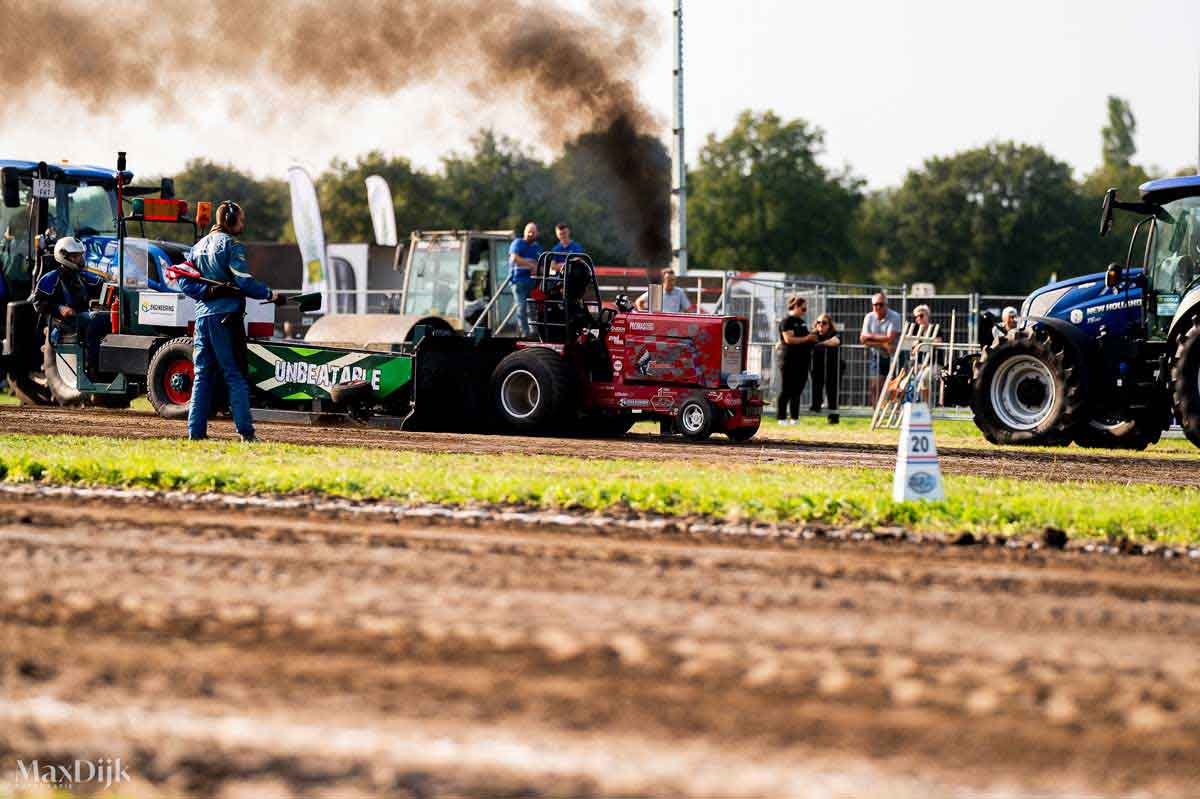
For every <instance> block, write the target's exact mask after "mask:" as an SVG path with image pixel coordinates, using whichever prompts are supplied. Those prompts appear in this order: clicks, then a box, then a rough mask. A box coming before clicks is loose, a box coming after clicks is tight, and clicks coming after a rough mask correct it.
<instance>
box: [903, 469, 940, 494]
mask: <svg viewBox="0 0 1200 799" xmlns="http://www.w3.org/2000/svg"><path fill="white" fill-rule="evenodd" d="M936 484H937V481H936V480H934V479H933V475H931V474H930V473H929V472H913V473H912V474H911V475H909V478H908V487H909V488H911V489H912V490H913V491H915V492H917V493H918V494H928V493H929V492H930V491H932V490H933V487H934V486H935V485H936Z"/></svg>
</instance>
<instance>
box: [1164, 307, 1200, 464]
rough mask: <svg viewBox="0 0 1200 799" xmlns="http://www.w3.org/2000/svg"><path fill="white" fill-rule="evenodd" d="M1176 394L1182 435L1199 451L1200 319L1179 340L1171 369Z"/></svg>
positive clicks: (1175, 398)
mask: <svg viewBox="0 0 1200 799" xmlns="http://www.w3.org/2000/svg"><path fill="white" fill-rule="evenodd" d="M1171 382H1172V384H1173V385H1174V390H1175V396H1174V400H1175V415H1176V416H1177V417H1179V424H1180V425H1182V426H1183V434H1184V435H1185V436H1187V438H1188V441H1191V442H1192V443H1193V444H1195V445H1196V446H1197V447H1200V319H1197V320H1196V322H1195V323H1194V324H1193V325H1192V329H1191V330H1189V331H1188V332H1187V333H1185V334H1184V335H1183V338H1181V339H1180V340H1179V349H1178V350H1176V353H1175V365H1174V367H1173V368H1172V369H1171Z"/></svg>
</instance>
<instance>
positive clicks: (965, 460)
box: [0, 406, 1200, 487]
mask: <svg viewBox="0 0 1200 799" xmlns="http://www.w3.org/2000/svg"><path fill="white" fill-rule="evenodd" d="M257 429H258V433H259V436H260V437H261V438H263V439H266V440H270V441H286V442H291V443H296V444H315V445H332V446H353V447H368V448H372V449H380V448H383V449H403V450H415V451H418V452H461V453H468V454H473V453H481V452H497V453H499V452H522V453H531V454H546V455H565V456H569V457H578V456H579V454H580V452H581V451H586V453H587V455H588V457H603V458H641V459H648V460H671V461H697V462H703V463H710V464H711V463H715V462H717V460H718V459H720V461H721V462H730V461H738V462H751V463H772V462H779V463H790V462H794V463H802V464H804V465H807V466H864V467H874V468H880V469H892V468H893V467H894V466H895V462H896V450H895V447H894V446H884V445H877V444H830V443H824V442H822V443H813V442H803V441H780V440H772V439H765V438H755V439H752V440H751V441H749V442H746V443H744V444H731V443H729V442H728V441H726V440H725V439H724V437H722V436H716V437H714V439H713V440H711V441H708V442H704V443H702V444H696V443H691V442H685V441H682V440H681V439H678V438H673V439H665V440H664V439H662V438H660V437H659V436H655V435H629V436H626V437H624V438H622V439H616V440H606V441H594V442H588V443H582V442H583V440H582V439H577V438H530V437H521V436H500V435H478V434H475V435H472V434H466V435H464V434H459V433H455V434H447V433H419V432H398V431H388V430H376V429H369V428H364V427H334V428H328V427H325V428H321V427H305V426H299V425H282V424H259V425H257ZM64 432H71V433H76V434H82V435H115V436H127V437H130V438H161V437H179V436H184V435H186V428H185V425H184V423H183V422H182V421H167V420H165V419H160V418H159V417H158V416H155V415H154V414H146V413H133V412H129V411H105V410H100V409H95V408H88V409H69V408H26V407H18V406H4V407H0V433H36V434H41V433H64ZM211 434H212V435H213V437H215V438H220V437H227V438H228V437H233V436H234V431H233V427H232V425H231V424H230V423H229V422H223V421H217V422H214V423H213V425H212V430H211ZM939 454H940V455H941V460H942V469H943V471H945V472H947V473H949V474H974V475H984V476H996V477H1033V478H1037V479H1039V480H1073V481H1080V480H1096V481H1104V482H1120V483H1155V484H1159V485H1178V486H1197V487H1200V456H1197V457H1187V456H1184V457H1172V458H1170V459H1156V458H1134V457H1121V456H1117V455H1106V454H1092V453H1089V452H1087V451H1085V450H1079V449H1069V450H1068V449H1064V450H1063V451H1062V452H1055V453H1053V454H1047V453H1045V452H1041V451H1036V452H1035V451H1029V452H1023V451H1020V450H1016V451H1014V450H1012V449H1006V450H999V449H996V450H991V449H961V448H959V449H955V448H940V450H939Z"/></svg>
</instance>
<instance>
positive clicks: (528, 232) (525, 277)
mask: <svg viewBox="0 0 1200 799" xmlns="http://www.w3.org/2000/svg"><path fill="white" fill-rule="evenodd" d="M537 237H538V226H537V224H536V223H534V222H530V223H529V224H528V225H526V226H525V236H524V237H523V238H519V239H514V240H513V243H512V244H511V245H510V246H509V248H508V273H509V275H510V276H511V278H512V287H513V300H514V301H515V302H516V303H517V327H519V328H520V329H521V335H522V336H528V335H529V309H528V308H527V307H526V306H527V302H526V301H527V300H528V299H529V294H530V292H532V291H533V273H534V272H535V271H536V270H537V263H538V258H539V257H540V256H541V254H542V245H540V244H538V242H537Z"/></svg>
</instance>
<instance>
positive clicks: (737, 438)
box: [725, 427, 758, 444]
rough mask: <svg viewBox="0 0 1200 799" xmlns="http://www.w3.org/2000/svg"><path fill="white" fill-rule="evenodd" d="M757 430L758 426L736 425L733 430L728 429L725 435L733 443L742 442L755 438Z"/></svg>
mask: <svg viewBox="0 0 1200 799" xmlns="http://www.w3.org/2000/svg"><path fill="white" fill-rule="evenodd" d="M757 432H758V428H757V427H735V428H733V429H732V430H726V431H725V435H726V436H728V437H729V440H730V441H732V442H733V443H735V444H741V443H742V442H743V441H749V440H750V439H752V438H754V434H755V433H757Z"/></svg>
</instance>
